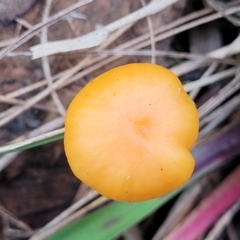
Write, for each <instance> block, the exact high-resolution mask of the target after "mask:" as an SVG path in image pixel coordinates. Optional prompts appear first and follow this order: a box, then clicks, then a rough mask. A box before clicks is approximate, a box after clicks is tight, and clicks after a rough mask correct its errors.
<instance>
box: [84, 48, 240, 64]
mask: <svg viewBox="0 0 240 240" xmlns="http://www.w3.org/2000/svg"><path fill="white" fill-rule="evenodd" d="M83 53H84V54H97V55H103V56H111V55H113V56H152V50H147V49H146V50H118V48H116V49H114V50H103V51H90V52H83ZM154 55H155V56H166V57H172V58H186V59H202V60H205V61H209V62H218V63H224V64H230V65H237V66H239V65H240V61H238V60H234V59H227V58H224V59H222V58H217V57H210V56H206V55H202V54H194V53H187V52H175V51H163V50H155V51H154Z"/></svg>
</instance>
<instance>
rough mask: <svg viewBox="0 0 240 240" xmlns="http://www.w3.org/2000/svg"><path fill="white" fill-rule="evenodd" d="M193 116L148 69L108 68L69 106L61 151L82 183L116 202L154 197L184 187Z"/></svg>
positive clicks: (163, 77)
mask: <svg viewBox="0 0 240 240" xmlns="http://www.w3.org/2000/svg"><path fill="white" fill-rule="evenodd" d="M198 125H199V120H198V113H197V110H196V107H195V104H194V102H193V101H192V100H191V99H190V97H189V96H188V95H187V93H186V92H185V91H184V89H183V86H182V84H181V82H180V81H179V79H178V78H177V77H176V76H175V75H174V74H173V73H172V72H171V71H169V70H168V69H166V68H163V67H161V66H158V65H155V64H149V63H136V64H128V65H125V66H120V67H117V68H114V69H112V70H110V71H108V72H105V73H103V74H102V75H100V76H98V77H96V78H95V79H94V80H92V81H91V82H90V83H88V84H87V85H86V86H85V87H84V88H83V89H82V90H81V91H80V92H79V93H78V94H77V95H76V97H75V98H74V99H73V101H72V102H71V104H70V106H69V108H68V110H67V114H66V120H65V136H64V145H65V152H66V156H67V159H68V162H69V165H70V167H71V169H72V171H73V173H74V174H75V175H76V177H77V178H79V179H80V180H81V181H82V182H84V183H86V184H87V185H89V186H90V187H92V188H93V189H95V190H96V191H98V192H99V193H100V194H102V195H104V196H106V197H108V198H110V199H113V200H118V201H130V202H134V201H143V200H148V199H152V198H157V197H159V196H162V195H164V194H167V193H168V192H170V191H172V190H174V189H176V188H178V187H180V186H182V185H183V184H185V183H186V182H187V181H188V180H189V178H190V177H191V174H192V172H193V169H194V159H193V156H192V155H191V153H190V149H191V148H192V147H193V145H194V144H195V142H196V139H197V136H198Z"/></svg>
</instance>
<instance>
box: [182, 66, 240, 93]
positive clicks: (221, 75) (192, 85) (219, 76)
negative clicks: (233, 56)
mask: <svg viewBox="0 0 240 240" xmlns="http://www.w3.org/2000/svg"><path fill="white" fill-rule="evenodd" d="M236 71H237V68H236V67H233V68H230V69H227V70H224V71H222V72H218V73H216V74H214V75H211V76H209V77H205V78H200V79H199V80H196V81H193V82H189V83H186V84H184V89H185V91H187V92H189V91H192V90H194V89H198V88H201V87H204V86H206V85H210V84H212V83H215V82H217V81H220V80H223V79H226V78H228V77H231V76H233V75H234V74H235V73H236Z"/></svg>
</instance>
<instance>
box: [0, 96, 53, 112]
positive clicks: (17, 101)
mask: <svg viewBox="0 0 240 240" xmlns="http://www.w3.org/2000/svg"><path fill="white" fill-rule="evenodd" d="M0 102H3V103H8V104H17V105H23V104H25V103H26V102H25V101H23V100H21V99H16V98H10V97H7V96H2V95H0ZM33 108H36V109H40V110H44V111H48V112H57V111H56V109H54V108H51V107H48V106H44V105H42V104H36V105H34V106H33Z"/></svg>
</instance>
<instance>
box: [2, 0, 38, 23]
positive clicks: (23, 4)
mask: <svg viewBox="0 0 240 240" xmlns="http://www.w3.org/2000/svg"><path fill="white" fill-rule="evenodd" d="M35 2H36V0H0V21H1V22H2V23H5V24H7V23H10V22H12V21H13V20H14V19H15V18H16V17H20V16H22V15H23V14H24V13H26V12H27V11H28V10H29V9H31V7H32V6H33V4H34V3H35Z"/></svg>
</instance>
